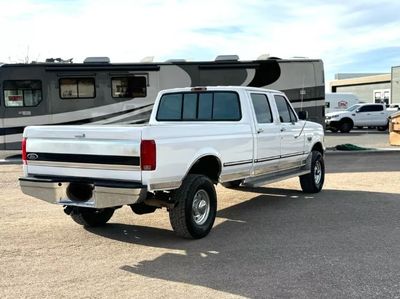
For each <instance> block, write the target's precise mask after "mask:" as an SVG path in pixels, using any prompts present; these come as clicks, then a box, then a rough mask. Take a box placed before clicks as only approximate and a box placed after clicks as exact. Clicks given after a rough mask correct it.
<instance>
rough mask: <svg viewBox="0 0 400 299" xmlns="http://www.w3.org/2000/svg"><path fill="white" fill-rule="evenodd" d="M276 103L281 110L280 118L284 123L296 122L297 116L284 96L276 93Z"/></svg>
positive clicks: (279, 110)
mask: <svg viewBox="0 0 400 299" xmlns="http://www.w3.org/2000/svg"><path fill="white" fill-rule="evenodd" d="M274 97H275V103H276V107H277V108H278V112H279V119H280V121H281V122H282V123H294V122H296V121H297V117H296V115H295V113H294V112H293V110H292V108H291V107H290V105H289V103H288V102H287V100H286V99H285V98H284V97H283V96H279V95H275V96H274Z"/></svg>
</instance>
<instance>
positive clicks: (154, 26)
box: [0, 0, 400, 81]
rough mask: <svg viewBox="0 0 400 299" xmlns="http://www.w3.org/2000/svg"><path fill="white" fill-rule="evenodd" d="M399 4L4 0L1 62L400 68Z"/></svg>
mask: <svg viewBox="0 0 400 299" xmlns="http://www.w3.org/2000/svg"><path fill="white" fill-rule="evenodd" d="M399 12H400V1H398V0H396V1H394V0H393V1H385V0H383V1H369V0H363V1H359V0H351V1H350V0H347V1H344V0H336V1H329V0H325V1H323V0H320V1H316V0H298V1H276V0H275V1H269V0H265V1H262V0H241V1H238V0H148V1H144V0H143V1H142V0H131V1H128V0H113V1H110V0H58V1H56V0H12V1H10V0H8V1H7V0H0V28H2V30H1V42H0V62H3V63H10V62H24V61H44V60H45V59H46V58H50V57H52V58H58V57H60V58H63V59H69V58H73V61H74V62H82V61H83V60H84V58H85V57H88V56H108V57H110V59H111V61H112V62H137V61H140V60H141V59H142V58H144V57H146V56H154V61H165V60H167V59H186V60H190V61H203V60H214V59H215V57H216V56H217V55H221V54H236V55H238V56H239V57H240V59H241V60H254V59H257V57H259V56H260V55H262V54H269V55H271V56H275V57H281V58H290V57H298V56H302V57H309V58H320V59H322V60H323V61H324V66H325V77H326V80H327V81H329V80H332V79H334V74H336V73H346V72H347V73H365V72H366V73H380V72H382V73H389V72H390V71H391V66H395V65H400V17H399Z"/></svg>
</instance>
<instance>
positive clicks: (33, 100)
mask: <svg viewBox="0 0 400 299" xmlns="http://www.w3.org/2000/svg"><path fill="white" fill-rule="evenodd" d="M3 95H4V102H5V106H6V107H34V106H37V105H39V103H40V102H41V101H42V81H40V80H6V81H4V84H3Z"/></svg>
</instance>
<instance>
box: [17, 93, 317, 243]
mask: <svg viewBox="0 0 400 299" xmlns="http://www.w3.org/2000/svg"><path fill="white" fill-rule="evenodd" d="M299 115H300V116H301V118H306V113H305V111H301V113H299ZM323 137H324V132H323V127H322V126H321V125H319V124H317V123H313V122H309V121H306V120H300V119H299V116H298V115H297V114H296V112H295V110H294V109H293V108H292V107H291V105H290V102H289V101H288V99H287V97H286V96H285V94H283V93H282V92H279V91H274V90H266V89H260V88H248V87H194V88H179V89H169V90H164V91H161V92H160V93H159V94H158V96H157V99H156V101H155V104H154V107H153V111H152V114H151V117H150V121H149V124H147V125H139V126H138V125H115V126H110V125H107V126H106V125H103V126H89V125H86V126H31V127H27V128H26V129H25V131H24V134H23V142H22V147H23V148H22V152H23V173H24V175H23V177H21V178H20V186H21V188H22V191H23V192H24V193H25V194H28V195H31V196H33V197H36V198H39V199H42V200H44V201H47V202H49V203H54V204H57V205H61V206H63V207H64V211H65V212H66V213H67V214H68V215H70V216H71V217H72V219H73V220H74V221H75V222H77V223H79V224H81V225H84V226H99V225H103V224H105V223H106V222H107V221H108V220H109V219H110V218H111V217H112V215H113V213H114V211H115V209H117V208H120V207H121V206H123V205H129V206H130V207H131V208H132V210H133V212H135V213H137V214H145V213H151V212H154V211H155V210H156V209H157V208H167V210H168V211H169V218H170V222H171V225H172V228H173V229H174V231H175V232H176V234H177V235H179V236H182V237H185V238H202V237H204V236H206V235H207V234H208V233H209V231H210V230H211V228H212V226H213V223H214V220H215V217H216V211H217V195H216V191H215V185H217V184H218V183H222V184H223V185H224V186H225V187H228V188H244V187H248V186H250V187H256V186H261V185H264V184H266V183H269V182H274V181H278V180H283V179H286V178H289V177H296V176H299V177H300V185H301V188H302V190H303V191H304V192H308V193H316V192H319V191H320V190H321V189H322V186H323V183H324V176H325V165H324V149H325V147H324V144H323Z"/></svg>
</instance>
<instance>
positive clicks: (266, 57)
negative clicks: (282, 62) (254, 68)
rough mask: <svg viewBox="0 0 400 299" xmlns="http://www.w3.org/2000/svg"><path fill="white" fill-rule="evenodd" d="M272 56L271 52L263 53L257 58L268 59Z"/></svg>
mask: <svg viewBox="0 0 400 299" xmlns="http://www.w3.org/2000/svg"><path fill="white" fill-rule="evenodd" d="M270 57H271V55H269V54H261V55H260V56H258V57H257V60H267V59H268V58H270Z"/></svg>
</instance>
